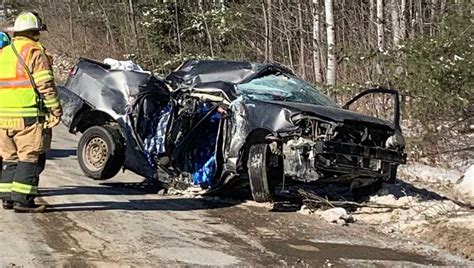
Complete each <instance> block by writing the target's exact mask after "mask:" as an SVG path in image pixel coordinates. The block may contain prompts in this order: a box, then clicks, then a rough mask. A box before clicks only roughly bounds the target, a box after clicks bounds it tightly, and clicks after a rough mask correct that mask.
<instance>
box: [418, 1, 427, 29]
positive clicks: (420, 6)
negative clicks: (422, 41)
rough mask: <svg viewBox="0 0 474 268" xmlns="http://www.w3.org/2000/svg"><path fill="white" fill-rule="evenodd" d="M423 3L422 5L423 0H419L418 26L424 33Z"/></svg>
mask: <svg viewBox="0 0 474 268" xmlns="http://www.w3.org/2000/svg"><path fill="white" fill-rule="evenodd" d="M423 14H424V13H423V5H422V0H418V13H417V18H418V26H419V28H420V34H421V35H423V34H424V26H425V22H424V17H423Z"/></svg>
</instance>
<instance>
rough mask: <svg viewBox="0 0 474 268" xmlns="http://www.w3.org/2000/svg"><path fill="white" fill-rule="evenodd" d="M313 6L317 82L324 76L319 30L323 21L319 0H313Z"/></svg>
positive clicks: (315, 76) (314, 62)
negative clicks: (320, 14)
mask: <svg viewBox="0 0 474 268" xmlns="http://www.w3.org/2000/svg"><path fill="white" fill-rule="evenodd" d="M312 3H313V6H312V7H313V8H312V14H313V66H314V79H315V81H316V83H321V82H323V77H322V73H321V56H320V55H321V47H320V45H319V44H320V42H321V38H320V37H319V36H320V32H319V24H320V23H321V22H320V20H321V17H320V16H319V8H320V7H319V0H312Z"/></svg>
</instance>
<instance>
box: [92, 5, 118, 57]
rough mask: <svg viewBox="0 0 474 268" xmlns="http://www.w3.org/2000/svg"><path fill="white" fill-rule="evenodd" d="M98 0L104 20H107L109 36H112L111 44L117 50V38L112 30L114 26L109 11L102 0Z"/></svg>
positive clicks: (106, 25)
mask: <svg viewBox="0 0 474 268" xmlns="http://www.w3.org/2000/svg"><path fill="white" fill-rule="evenodd" d="M96 2H97V4H98V5H99V7H100V9H101V10H102V13H103V16H104V20H105V27H106V28H107V32H108V36H109V37H110V44H111V45H112V50H113V51H114V52H116V48H115V38H114V33H113V31H112V27H111V26H110V21H109V15H108V14H107V11H106V10H105V8H104V6H103V5H102V4H101V2H100V0H97V1H96Z"/></svg>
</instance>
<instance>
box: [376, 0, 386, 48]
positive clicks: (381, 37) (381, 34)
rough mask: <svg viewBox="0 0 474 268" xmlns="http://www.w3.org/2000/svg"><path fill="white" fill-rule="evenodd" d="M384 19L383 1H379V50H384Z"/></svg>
mask: <svg viewBox="0 0 474 268" xmlns="http://www.w3.org/2000/svg"><path fill="white" fill-rule="evenodd" d="M383 25H384V18H383V0H377V48H378V49H379V51H383V50H384V30H383Z"/></svg>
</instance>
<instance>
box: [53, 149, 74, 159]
mask: <svg viewBox="0 0 474 268" xmlns="http://www.w3.org/2000/svg"><path fill="white" fill-rule="evenodd" d="M76 155H77V151H76V150H75V149H51V150H50V151H49V152H48V153H47V157H48V159H55V158H66V157H70V156H76Z"/></svg>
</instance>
